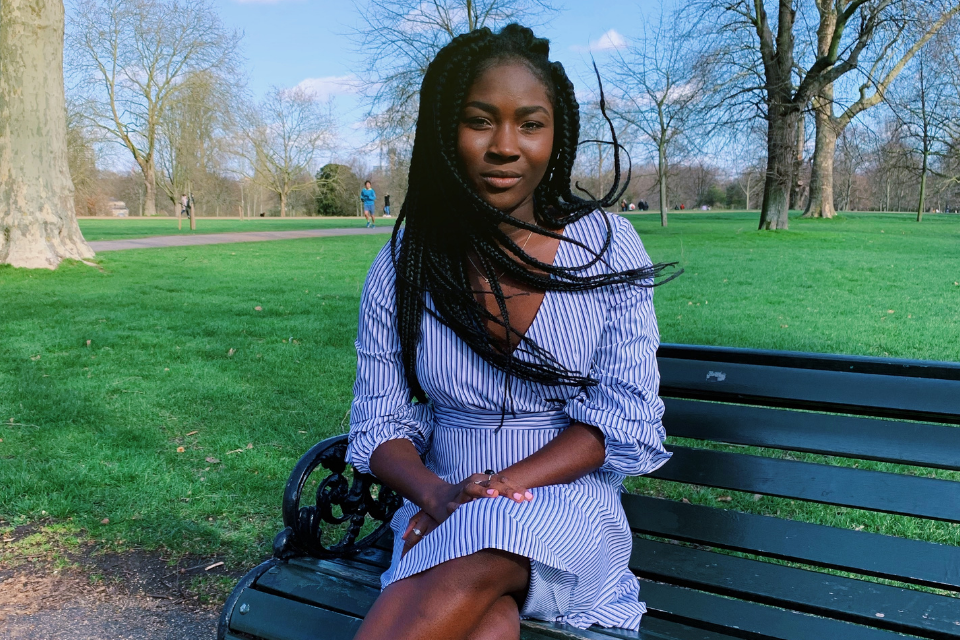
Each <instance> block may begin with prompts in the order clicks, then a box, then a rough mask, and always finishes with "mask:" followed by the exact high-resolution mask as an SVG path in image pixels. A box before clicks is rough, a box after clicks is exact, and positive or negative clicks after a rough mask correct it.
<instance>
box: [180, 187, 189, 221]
mask: <svg viewBox="0 0 960 640" xmlns="http://www.w3.org/2000/svg"><path fill="white" fill-rule="evenodd" d="M189 207H190V199H189V198H187V194H185V193H181V194H180V215H181V216H187V217H190V213H189Z"/></svg>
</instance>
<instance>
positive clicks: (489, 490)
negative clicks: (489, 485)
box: [487, 489, 497, 496]
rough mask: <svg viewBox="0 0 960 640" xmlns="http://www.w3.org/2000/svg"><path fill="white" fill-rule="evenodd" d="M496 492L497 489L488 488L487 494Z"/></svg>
mask: <svg viewBox="0 0 960 640" xmlns="http://www.w3.org/2000/svg"><path fill="white" fill-rule="evenodd" d="M496 492H497V490H496V489H487V495H488V496H492V495H493V494H495V493H496Z"/></svg>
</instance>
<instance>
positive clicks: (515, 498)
mask: <svg viewBox="0 0 960 640" xmlns="http://www.w3.org/2000/svg"><path fill="white" fill-rule="evenodd" d="M513 499H514V500H523V496H522V495H521V494H519V493H515V494H513Z"/></svg>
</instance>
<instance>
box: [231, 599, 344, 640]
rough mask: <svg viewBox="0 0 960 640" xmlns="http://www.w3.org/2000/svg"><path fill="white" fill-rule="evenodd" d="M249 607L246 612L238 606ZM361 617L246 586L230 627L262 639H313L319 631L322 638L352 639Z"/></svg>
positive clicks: (331, 639) (327, 639) (329, 639)
mask: <svg viewBox="0 0 960 640" xmlns="http://www.w3.org/2000/svg"><path fill="white" fill-rule="evenodd" d="M244 605H246V606H248V607H250V610H249V612H248V613H247V614H241V613H240V607H243V606H244ZM359 628H360V620H359V619H357V618H354V617H352V616H347V615H344V614H342V613H336V612H334V611H328V610H326V609H321V608H319V607H312V606H310V605H306V604H303V603H300V602H297V601H295V600H288V599H287V598H282V597H280V596H275V595H272V594H269V593H264V592H262V591H257V590H255V589H247V590H245V591H244V592H243V593H242V594H241V595H240V599H239V600H238V601H237V607H236V608H235V609H234V614H233V617H232V618H231V619H230V630H231V631H239V632H240V633H248V634H250V635H252V636H256V637H259V638H263V639H264V640H316V639H317V633H318V630H320V629H322V630H323V632H324V640H353V637H354V636H355V635H356V633H357V629H359Z"/></svg>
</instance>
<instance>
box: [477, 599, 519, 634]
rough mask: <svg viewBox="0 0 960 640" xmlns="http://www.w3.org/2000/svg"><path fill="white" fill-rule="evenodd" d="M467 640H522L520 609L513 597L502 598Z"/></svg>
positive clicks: (494, 604)
mask: <svg viewBox="0 0 960 640" xmlns="http://www.w3.org/2000/svg"><path fill="white" fill-rule="evenodd" d="M467 640H520V608H519V607H518V606H517V601H516V600H514V598H513V596H500V599H499V600H497V601H496V602H495V603H493V606H492V607H490V610H489V611H487V615H485V616H483V618H481V619H480V623H479V624H478V625H477V628H476V629H474V630H473V633H471V634H470V635H469V636H467Z"/></svg>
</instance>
